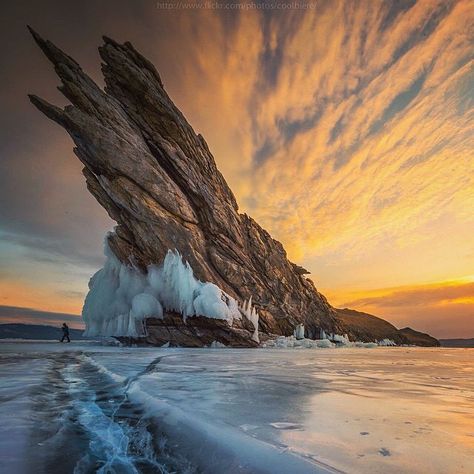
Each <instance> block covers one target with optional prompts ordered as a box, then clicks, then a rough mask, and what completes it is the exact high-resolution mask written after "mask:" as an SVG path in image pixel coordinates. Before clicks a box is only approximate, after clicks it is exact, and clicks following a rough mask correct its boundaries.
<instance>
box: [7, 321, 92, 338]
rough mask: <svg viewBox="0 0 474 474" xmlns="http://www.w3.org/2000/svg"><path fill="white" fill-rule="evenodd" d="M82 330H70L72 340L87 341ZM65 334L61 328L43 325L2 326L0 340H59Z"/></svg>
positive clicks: (12, 324)
mask: <svg viewBox="0 0 474 474" xmlns="http://www.w3.org/2000/svg"><path fill="white" fill-rule="evenodd" d="M82 333H83V330H82V329H71V328H69V337H70V338H71V339H72V340H78V339H87V338H85V337H84V336H83V335H82ZM62 335H63V332H62V331H61V328H60V327H54V326H43V325H41V324H19V323H18V324H16V323H11V324H0V339H47V340H59V339H61V337H62Z"/></svg>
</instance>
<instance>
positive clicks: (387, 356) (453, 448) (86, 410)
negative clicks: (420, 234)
mask: <svg viewBox="0 0 474 474" xmlns="http://www.w3.org/2000/svg"><path fill="white" fill-rule="evenodd" d="M0 364H1V365H0V472H2V473H8V474H10V473H12V474H21V473H35V474H36V473H52V474H54V473H68V472H71V473H72V472H75V473H89V472H103V473H112V472H116V473H133V472H158V473H159V472H163V473H167V472H176V473H199V472H206V473H260V472H268V473H292V474H293V473H306V472H341V471H342V472H350V473H353V472H360V473H400V472H414V473H415V472H416V473H427V472H429V473H463V472H465V473H472V472H474V349H438V348H436V349H435V348H433V349H421V348H375V349H350V348H341V349H312V350H304V349H299V350H296V349H293V350H291V349H289V350H283V349H255V350H252V349H247V350H244V349H242V350H239V349H160V348H153V349H138V348H120V347H103V346H100V345H96V344H94V343H79V342H78V343H72V344H69V345H66V344H65V345H62V344H59V343H47V342H44V343H40V342H38V343H35V342H16V343H9V342H2V343H0Z"/></svg>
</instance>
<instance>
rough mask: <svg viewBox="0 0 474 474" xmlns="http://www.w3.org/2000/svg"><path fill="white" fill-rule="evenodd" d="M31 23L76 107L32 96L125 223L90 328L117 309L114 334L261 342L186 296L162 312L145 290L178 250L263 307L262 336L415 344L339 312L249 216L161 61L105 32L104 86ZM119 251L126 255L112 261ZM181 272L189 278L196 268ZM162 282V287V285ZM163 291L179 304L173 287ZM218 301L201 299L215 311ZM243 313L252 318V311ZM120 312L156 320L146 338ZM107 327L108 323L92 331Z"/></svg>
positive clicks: (238, 296)
mask: <svg viewBox="0 0 474 474" xmlns="http://www.w3.org/2000/svg"><path fill="white" fill-rule="evenodd" d="M30 31H31V33H32V35H33V38H34V39H35V41H36V43H37V44H38V45H39V47H40V48H41V49H42V50H43V52H44V53H45V55H46V56H47V58H48V59H49V60H50V61H51V62H52V64H53V65H54V68H55V71H56V73H57V75H58V76H59V78H60V79H61V83H62V84H61V86H59V90H60V91H61V92H62V93H63V94H64V95H65V96H66V97H67V98H68V99H69V101H70V102H71V105H68V106H66V107H65V108H59V107H56V106H54V105H52V104H49V103H48V102H46V101H45V100H43V99H41V98H39V97H37V96H35V95H30V99H31V101H32V103H33V104H34V105H35V106H36V107H37V108H38V109H39V110H40V111H42V112H43V113H44V114H45V115H46V116H47V117H49V118H50V119H52V120H54V121H55V122H57V123H58V124H59V125H61V126H62V127H63V128H64V129H65V130H66V131H67V132H68V133H69V135H70V136H71V138H72V139H73V141H74V143H75V148H74V153H75V154H76V156H77V157H78V158H79V160H80V161H81V162H82V163H83V165H84V168H83V174H84V176H85V179H86V183H87V187H88V189H89V191H90V192H91V193H92V194H93V195H94V197H95V198H96V199H97V201H98V202H99V203H100V204H101V205H102V206H103V207H104V208H105V209H106V211H107V212H108V214H109V216H110V217H111V218H112V219H113V220H115V221H116V223H117V226H116V228H115V231H114V232H113V233H112V234H110V235H109V236H108V237H107V240H108V241H107V249H108V250H110V252H112V255H111V258H112V260H113V262H112V263H111V262H109V263H108V264H106V267H105V268H104V269H103V270H102V274H97V275H95V276H94V278H93V280H95V285H96V286H95V287H94V288H93V287H91V292H90V293H89V295H88V298H89V300H92V299H93V298H91V297H90V296H91V295H92V294H94V295H95V297H94V298H95V301H93V302H91V301H89V302H88V300H87V299H86V304H85V307H84V313H83V314H84V316H85V319H86V324H87V318H86V315H85V312H86V309H87V315H88V317H90V318H94V317H98V318H100V317H101V315H100V314H98V313H107V316H106V319H107V318H108V320H107V321H105V323H107V324H106V325H107V327H108V328H109V332H108V333H107V335H117V336H124V335H127V334H128V335H127V339H128V340H129V341H132V342H138V343H142V344H143V343H144V344H156V345H158V344H163V343H166V342H170V343H171V344H172V345H183V346H200V345H207V344H210V343H211V342H213V341H218V342H221V343H224V344H226V345H231V346H255V345H256V344H257V342H256V338H255V334H254V329H255V325H256V323H255V320H253V321H252V319H253V318H246V317H242V318H240V317H238V318H236V317H232V318H230V319H229V318H227V319H226V318H222V319H219V317H217V316H216V314H214V315H213V316H211V315H210V314H205V313H206V311H205V310H201V311H200V312H199V311H197V310H196V311H194V313H195V314H193V311H192V310H191V312H190V311H188V312H187V314H184V312H183V310H181V309H182V307H183V304H184V303H183V302H178V303H175V304H168V307H167V305H166V304H163V308H162V307H161V305H160V303H159V302H157V301H155V297H154V296H150V294H149V293H153V291H151V290H150V288H149V287H147V285H149V284H150V282H149V278H148V277H149V275H148V276H147V273H148V272H149V271H150V268H152V267H153V268H154V267H155V266H157V265H160V264H162V263H163V262H164V260H165V257H166V255H167V253H168V251H169V250H171V251H177V252H179V255H180V256H181V257H182V259H183V262H188V263H189V265H190V267H191V268H192V274H193V275H194V277H195V278H196V279H197V280H200V281H201V282H210V283H212V284H214V285H216V286H217V287H219V288H220V289H221V290H222V294H221V295H220V297H221V298H222V299H223V300H224V302H225V304H226V305H228V306H225V305H224V306H223V308H224V309H225V310H226V311H227V309H228V307H230V306H232V305H230V303H231V302H232V301H234V302H237V303H238V304H239V307H240V308H243V307H244V306H245V304H244V302H247V303H248V302H249V300H251V301H252V304H253V307H254V308H255V309H256V310H257V311H258V314H259V320H258V327H259V329H260V334H261V339H262V340H264V339H265V338H266V337H268V335H270V334H276V335H290V334H292V333H293V330H294V328H295V327H296V326H297V325H298V324H299V323H302V324H304V326H305V335H306V337H309V338H318V337H319V335H320V331H321V330H324V331H325V332H326V333H335V334H344V333H347V334H348V335H349V337H350V338H351V339H352V340H356V339H359V340H367V341H373V340H378V339H383V338H390V339H393V340H395V341H396V342H398V343H405V342H407V338H406V337H405V336H404V335H402V334H400V333H399V332H398V331H397V329H396V328H395V327H394V326H392V325H391V324H389V323H387V322H386V321H383V320H381V319H379V318H376V317H374V316H371V315H365V314H364V313H357V312H350V310H335V309H334V308H333V307H332V306H331V305H330V304H329V303H328V302H327V300H326V298H325V297H324V296H323V295H322V294H320V293H319V292H318V291H317V290H316V288H315V286H314V284H313V283H312V281H311V280H310V279H309V278H307V277H306V274H307V273H308V272H307V271H306V270H305V269H304V268H302V267H300V266H298V265H295V264H294V263H292V262H290V261H289V260H288V259H287V255H286V252H285V250H284V248H283V246H282V245H281V243H280V242H277V241H276V240H274V239H272V237H271V236H270V234H269V233H268V232H267V231H265V230H264V229H262V227H260V226H259V225H258V224H257V223H256V222H255V221H254V220H253V219H252V218H251V217H249V216H247V215H246V214H240V213H239V210H238V206H237V202H236V199H235V197H234V195H233V194H232V191H231V190H230V188H229V186H228V185H227V183H226V181H225V179H224V178H223V176H222V175H221V173H220V172H219V170H218V169H217V166H216V163H215V161H214V158H213V156H212V154H211V152H210V150H209V147H208V146H207V144H206V142H205V140H204V138H203V137H202V136H201V135H199V134H196V133H195V132H194V130H193V129H192V127H191V125H190V124H189V123H188V122H187V121H186V119H185V117H184V116H183V114H182V113H181V112H180V111H179V110H178V108H177V107H176V106H175V105H174V104H173V102H172V100H171V99H170V98H169V96H168V94H167V93H166V91H165V89H164V86H163V82H162V80H161V78H160V76H159V74H158V72H157V71H156V69H155V67H154V66H153V65H152V64H151V63H150V62H149V61H148V60H147V59H146V58H144V57H143V56H142V55H141V54H140V53H138V52H137V51H136V50H135V49H134V47H133V46H132V45H131V44H130V43H125V44H118V43H116V42H115V41H113V40H111V39H109V38H104V44H103V45H102V46H101V47H99V53H100V56H101V58H102V61H103V64H102V72H103V75H104V80H105V89H104V90H102V89H101V88H100V87H98V86H97V85H96V84H95V83H94V81H92V79H91V78H90V77H88V76H87V75H86V74H85V73H84V71H83V70H82V69H81V67H80V66H79V64H77V63H76V62H75V61H74V59H72V58H71V57H70V56H68V55H67V54H65V53H64V52H62V51H61V50H60V49H59V48H57V47H56V46H55V45H54V44H53V43H51V42H50V41H47V40H44V39H43V38H41V37H40V36H39V35H38V34H37V33H36V32H34V31H33V30H31V29H30ZM177 255H178V254H177ZM116 259H118V261H119V262H120V263H118V264H117V263H114V262H115V260H116ZM117 265H118V266H117ZM121 265H123V268H121V267H120V266H121ZM155 270H156V268H154V270H153V271H155ZM156 271H159V270H156ZM177 271H178V270H177ZM179 271H180V272H184V273H183V275H184V276H186V277H189V275H188V274H187V273H186V272H188V270H186V268H184V267H183V268H181V269H180V270H179ZM134 272H138V273H139V274H140V275H135V274H134ZM99 273H100V272H99ZM188 273H189V272H188ZM193 275H191V277H189V278H190V279H189V278H188V281H187V285H188V288H187V289H188V290H189V291H190V292H191V294H193V291H194V296H193V297H195V296H196V290H193V289H192V288H191V290H190V287H189V285H191V286H193V285H194V286H193V288H201V287H199V284H200V283H199V282H198V283H196V282H194V280H193V278H194V277H193ZM114 278H115V279H116V280H117V281H116V282H115V285H116V286H115V287H114V288H113V290H114V291H113V292H112V293H111V290H110V288H108V289H106V290H107V291H106V293H107V294H106V296H104V297H101V294H100V291H102V289H101V286H102V285H104V282H105V283H107V281H109V280H111V279H112V280H113V279H114ZM160 278H161V280H160V285H161V284H166V285H168V287H169V286H170V282H169V281H168V280H169V279H168V280H166V278H165V277H164V276H163V275H161V276H160ZM93 280H91V283H92V282H93ZM123 280H127V281H129V282H131V284H132V286H133V285H135V286H137V285H138V284H139V286H140V285H141V287H140V288H141V289H140V292H141V293H140V294H139V295H138V300H139V303H140V301H141V302H142V304H141V306H140V305H138V307H139V308H138V309H136V308H135V306H137V305H135V300H132V296H133V295H132V296H130V295H128V297H129V301H128V302H127V301H125V299H124V298H125V296H126V295H125V296H124V289H123V288H122V286H123V284H124V283H123ZM137 282H138V283H137ZM196 285H198V286H196ZM175 286H176V285H175ZM171 287H173V285H171ZM206 288H207V289H206V291H207V293H209V290H210V291H211V293H212V292H214V293H215V291H214V290H213V288H209V287H206ZM155 290H156V291H157V292H158V293H159V288H158V289H156V288H155ZM201 290H202V288H201ZM201 290H200V291H201ZM189 291H188V293H189ZM202 291H203V293H206V292H205V291H204V290H202ZM135 296H137V295H135ZM155 296H156V294H155ZM178 296H179V295H178ZM181 296H182V295H181ZM201 297H202V295H201ZM164 299H165V300H173V298H171V299H170V295H168V297H167V298H164ZM178 299H179V298H178ZM97 300H99V301H97ZM115 300H120V301H115ZM174 300H176V295H174ZM143 302H144V303H145V305H143ZM161 303H163V301H161ZM214 303H215V302H214ZM214 303H213V304H212V305H209V304H208V305H207V306H206V305H204V306H203V305H202V304H201V305H200V306H201V307H212V308H214V313H215V308H216V306H215V304H214ZM218 303H219V304H220V303H221V302H220V301H219V302H218ZM127 304H128V306H127ZM113 305H115V306H116V307H117V308H119V309H117V311H119V312H120V314H119V316H120V317H121V319H120V321H113V320H111V316H112V317H113V311H111V309H110V308H111V306H113ZM124 305H125V306H124ZM186 305H187V306H189V302H187V303H186ZM218 306H219V305H218ZM234 306H235V305H234ZM124 307H125V309H123V308H124ZM144 308H145V309H144ZM150 308H152V309H153V308H154V310H155V311H156V313H157V314H154V312H153V310H151V309H150ZM158 309H159V311H158ZM162 309H164V311H162ZM234 309H235V308H234ZM134 311H135V313H134ZM147 311H148V312H147ZM240 312H241V313H242V315H243V316H245V313H246V312H245V311H240ZM122 313H125V316H127V318H130V319H133V317H134V316H133V314H135V316H136V315H137V314H139V315H141V317H143V316H144V315H145V316H146V320H147V324H146V327H147V329H146V330H145V331H144V332H143V333H142V334H141V336H142V337H140V338H136V337H135V338H134V337H130V334H129V333H127V328H129V327H130V320H129V319H124V318H122V316H124V314H122ZM158 313H159V314H158ZM247 313H249V312H248V311H247ZM248 315H249V314H247V316H248ZM361 315H363V317H361ZM234 316H235V314H234ZM132 322H133V321H132ZM110 328H115V329H110ZM124 328H125V329H124ZM97 334H100V329H96V330H95V332H94V331H93V332H92V333H90V335H92V336H94V335H97ZM132 336H133V331H132Z"/></svg>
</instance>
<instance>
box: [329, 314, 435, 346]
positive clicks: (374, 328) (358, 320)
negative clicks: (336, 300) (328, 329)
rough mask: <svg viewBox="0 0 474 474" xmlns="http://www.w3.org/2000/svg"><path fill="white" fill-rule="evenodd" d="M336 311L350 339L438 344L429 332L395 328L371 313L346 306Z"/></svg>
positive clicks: (423, 344)
mask: <svg viewBox="0 0 474 474" xmlns="http://www.w3.org/2000/svg"><path fill="white" fill-rule="evenodd" d="M336 311H337V319H338V320H339V321H340V323H341V325H342V327H343V328H344V331H345V332H346V333H347V334H348V335H349V338H350V339H352V340H355V341H364V342H372V341H374V340H376V341H380V340H382V339H391V340H392V341H394V342H395V343H396V344H412V345H415V346H439V341H438V340H437V339H435V338H434V337H431V336H430V335H429V334H424V333H422V332H418V331H415V330H414V329H411V328H404V329H397V328H396V327H395V326H394V325H393V324H390V323H389V322H388V321H385V320H384V319H382V318H378V317H377V316H374V315H373V314H369V313H362V312H361V311H356V310H354V309H348V308H344V309H336Z"/></svg>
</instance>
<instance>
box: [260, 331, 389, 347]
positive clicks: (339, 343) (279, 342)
mask: <svg viewBox="0 0 474 474" xmlns="http://www.w3.org/2000/svg"><path fill="white" fill-rule="evenodd" d="M332 336H333V337H332V338H331V340H330V339H327V338H324V339H307V338H302V339H298V338H297V337H296V336H294V335H293V336H279V337H277V338H276V339H270V340H268V341H266V342H265V343H264V344H262V347H265V348H279V349H292V348H295V349H298V348H302V349H316V348H320V349H331V348H335V347H363V348H368V349H370V348H373V347H379V346H396V344H395V343H394V342H393V341H391V340H389V339H384V340H383V341H378V342H361V341H355V342H352V341H349V339H348V338H347V337H346V336H340V335H338V334H333V335H332Z"/></svg>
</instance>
